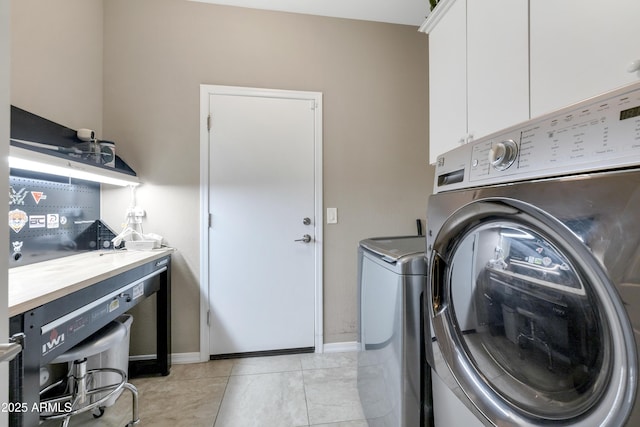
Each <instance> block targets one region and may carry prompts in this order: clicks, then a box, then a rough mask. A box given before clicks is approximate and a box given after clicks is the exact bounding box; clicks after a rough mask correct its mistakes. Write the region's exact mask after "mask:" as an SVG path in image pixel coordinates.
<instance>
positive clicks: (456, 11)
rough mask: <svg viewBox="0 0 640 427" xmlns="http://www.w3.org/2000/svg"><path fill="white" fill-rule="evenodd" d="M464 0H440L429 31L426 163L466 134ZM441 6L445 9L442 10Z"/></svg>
mask: <svg viewBox="0 0 640 427" xmlns="http://www.w3.org/2000/svg"><path fill="white" fill-rule="evenodd" d="M466 3H467V2H466V0H456V1H451V2H448V3H447V2H441V4H440V5H438V8H442V9H435V11H434V14H435V13H440V14H441V16H440V19H439V21H438V22H437V24H436V25H435V26H434V27H433V28H431V29H427V31H428V33H429V163H435V162H436V158H437V156H438V155H439V154H442V153H444V152H447V151H449V150H451V149H452V148H455V147H457V146H458V145H459V144H460V141H461V140H463V139H464V137H465V135H466V133H467V59H466V58H467V26H466V20H467V16H466V15H467V11H466ZM445 8H446V9H447V10H445Z"/></svg>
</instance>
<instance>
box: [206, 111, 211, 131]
mask: <svg viewBox="0 0 640 427" xmlns="http://www.w3.org/2000/svg"><path fill="white" fill-rule="evenodd" d="M207 130H208V131H209V132H211V114H209V115H208V116H207Z"/></svg>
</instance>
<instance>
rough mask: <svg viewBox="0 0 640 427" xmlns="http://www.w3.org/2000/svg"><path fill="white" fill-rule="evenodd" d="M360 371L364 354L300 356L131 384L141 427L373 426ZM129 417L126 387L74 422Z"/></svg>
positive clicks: (99, 426)
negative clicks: (95, 413)
mask: <svg viewBox="0 0 640 427" xmlns="http://www.w3.org/2000/svg"><path fill="white" fill-rule="evenodd" d="M356 373H357V353H327V354H297V355H287V356H271V357H257V358H243V359H231V360H215V361H210V362H206V363H198V364H189V365H174V366H172V368H171V374H170V375H169V376H167V377H153V378H139V379H133V380H132V383H133V384H134V385H135V386H136V387H137V388H138V392H139V395H140V397H139V410H140V419H141V422H140V424H139V425H140V426H153V427H182V426H184V427H236V426H237V427H252V426H255V427H302V426H314V427H366V426H367V422H366V421H365V420H364V415H363V412H362V407H361V406H360V399H359V396H358V389H357V377H356ZM130 416H131V397H130V393H129V392H128V391H125V392H124V394H123V395H122V396H121V397H120V398H119V399H118V401H117V402H116V404H115V405H113V406H111V407H109V408H107V409H106V412H105V414H104V416H102V417H101V418H99V419H93V417H92V415H91V414H82V415H77V416H75V417H73V418H72V421H71V423H70V425H71V426H92V427H115V426H124V425H126V423H127V422H128V421H129V420H130ZM59 424H60V423H59V422H58V423H52V422H47V423H43V424H41V425H42V426H55V425H59Z"/></svg>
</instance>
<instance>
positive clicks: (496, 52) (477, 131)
mask: <svg viewBox="0 0 640 427" xmlns="http://www.w3.org/2000/svg"><path fill="white" fill-rule="evenodd" d="M528 26H529V11H528V0H485V1H469V2H467V85H468V86H467V115H468V118H467V124H468V132H469V134H471V135H472V136H473V138H474V139H477V138H479V137H481V136H484V135H487V134H489V133H491V132H496V131H499V130H501V129H504V128H505V127H508V126H511V125H514V124H516V123H520V122H522V121H524V120H527V119H528V118H529V51H528V49H529V32H528Z"/></svg>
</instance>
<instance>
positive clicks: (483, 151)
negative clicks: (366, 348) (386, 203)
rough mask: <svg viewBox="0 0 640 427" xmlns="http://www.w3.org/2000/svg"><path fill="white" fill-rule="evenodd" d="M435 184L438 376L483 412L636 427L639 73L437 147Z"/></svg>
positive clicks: (432, 264) (495, 418)
mask: <svg viewBox="0 0 640 427" xmlns="http://www.w3.org/2000/svg"><path fill="white" fill-rule="evenodd" d="M434 193H435V194H434V195H432V196H431V197H430V199H429V205H428V213H427V217H428V232H427V257H428V270H427V272H428V274H427V277H428V282H427V290H426V297H425V305H426V307H425V310H427V312H428V313H429V317H430V319H431V325H432V327H433V339H432V340H431V344H432V350H433V359H432V360H431V364H432V366H433V367H434V369H435V371H436V373H437V374H438V376H439V378H440V380H441V383H442V384H444V385H445V386H446V387H447V388H448V389H449V390H450V391H451V392H452V393H453V394H454V395H455V396H456V398H457V399H458V400H459V403H461V404H462V405H464V407H466V408H467V409H468V410H469V411H471V413H473V414H474V416H475V418H476V419H477V421H479V422H481V423H483V424H485V425H488V426H491V425H494V426H500V427H503V426H518V427H526V426H563V427H567V426H574V427H576V426H581V427H593V426H600V427H604V426H610V427H613V426H616V427H618V426H637V425H640V404H639V403H638V400H639V399H638V397H637V383H638V378H637V377H638V352H639V347H638V344H639V343H640V335H639V334H640V221H639V218H640V84H635V85H631V86H627V87H624V88H620V89H617V90H615V91H612V92H609V93H607V94H604V95H602V96H598V97H594V98H592V99H589V100H586V101H584V102H581V103H578V104H575V105H573V106H570V107H567V108H564V109H562V110H558V111H556V112H553V113H551V114H548V115H545V116H542V117H539V118H536V119H533V120H530V121H528V122H525V123H522V124H519V125H516V126H513V127H511V128H508V129H505V130H504V131H500V132H497V133H495V134H492V135H489V136H487V137H485V138H482V139H479V140H477V141H475V142H472V143H470V144H467V145H464V146H461V147H460V148H458V149H456V150H453V151H451V152H449V153H446V154H444V155H442V156H440V157H439V158H438V161H437V165H436V182H435V192H434ZM425 342H426V343H427V344H429V340H425ZM434 384H436V382H435V381H434ZM434 396H435V393H434ZM434 407H435V415H436V426H438V425H442V424H439V423H438V415H439V408H438V405H437V402H436V399H435V398H434ZM454 419H455V416H454ZM453 425H455V424H453ZM459 425H467V424H466V422H465V423H464V424H462V422H461V424H459Z"/></svg>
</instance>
